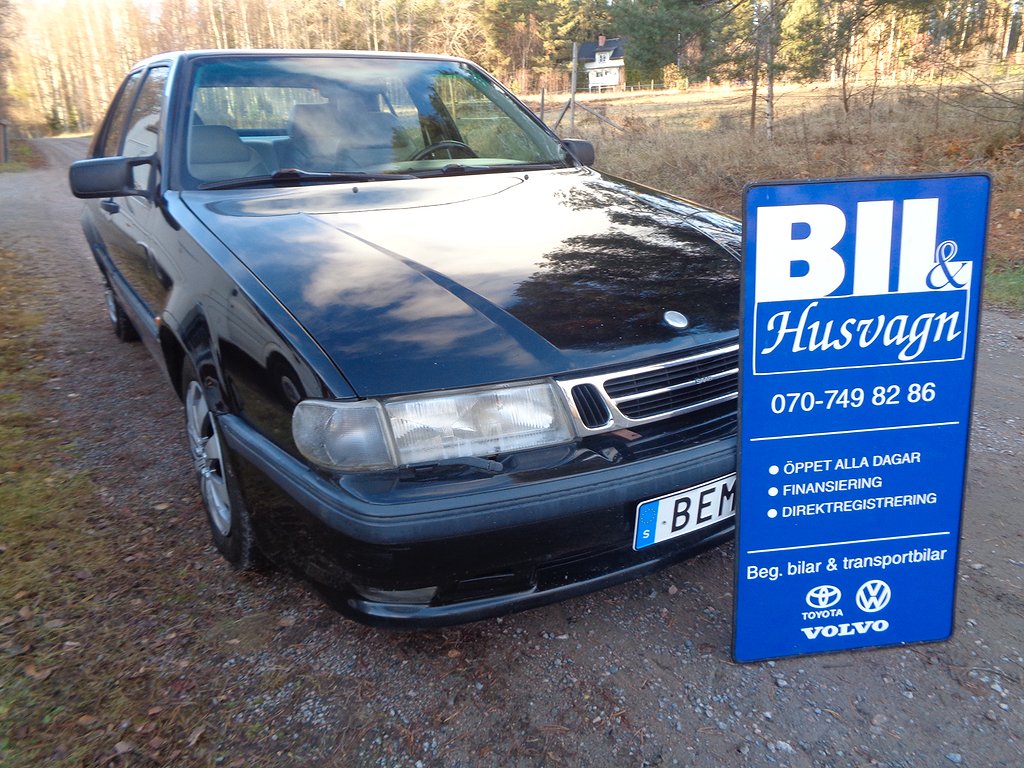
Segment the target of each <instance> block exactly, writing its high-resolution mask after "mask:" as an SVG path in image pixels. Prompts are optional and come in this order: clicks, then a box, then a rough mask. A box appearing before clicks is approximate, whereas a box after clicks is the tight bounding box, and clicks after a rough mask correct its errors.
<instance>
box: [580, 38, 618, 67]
mask: <svg viewBox="0 0 1024 768" xmlns="http://www.w3.org/2000/svg"><path fill="white" fill-rule="evenodd" d="M628 42H629V40H628V39H626V38H625V37H609V38H608V39H606V40H605V41H604V45H598V44H597V41H596V40H594V41H591V42H589V43H580V61H594V59H596V58H597V54H598V53H602V52H604V51H611V54H612V55H611V56H609V58H611V59H621V58H624V56H623V49H624V48H625V46H626V43H628Z"/></svg>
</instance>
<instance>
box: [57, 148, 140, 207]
mask: <svg viewBox="0 0 1024 768" xmlns="http://www.w3.org/2000/svg"><path fill="white" fill-rule="evenodd" d="M152 160H153V159H152V158H151V157H96V158H92V159H90V160H78V161H77V162H74V163H72V164H71V169H70V171H69V173H68V181H69V182H70V184H71V193H72V194H73V195H74V196H75V197H82V198H89V197H125V196H127V195H145V194H146V190H144V189H138V188H137V187H136V186H135V181H134V179H133V177H132V170H133V169H134V168H135V167H136V166H139V165H146V164H147V163H151V162H152Z"/></svg>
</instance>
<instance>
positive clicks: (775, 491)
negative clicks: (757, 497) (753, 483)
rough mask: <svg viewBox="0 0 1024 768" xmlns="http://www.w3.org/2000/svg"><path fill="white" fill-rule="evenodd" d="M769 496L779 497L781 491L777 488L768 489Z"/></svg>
mask: <svg viewBox="0 0 1024 768" xmlns="http://www.w3.org/2000/svg"><path fill="white" fill-rule="evenodd" d="M768 495H769V496H778V495H779V489H778V488H775V487H772V488H769V489H768Z"/></svg>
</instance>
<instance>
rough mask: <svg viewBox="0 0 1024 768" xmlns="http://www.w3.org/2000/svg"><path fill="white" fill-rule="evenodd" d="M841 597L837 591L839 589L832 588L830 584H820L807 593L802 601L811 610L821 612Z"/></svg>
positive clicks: (841, 594)
mask: <svg viewBox="0 0 1024 768" xmlns="http://www.w3.org/2000/svg"><path fill="white" fill-rule="evenodd" d="M842 597H843V593H842V592H840V591H839V587H833V586H832V585H831V584H822V585H821V586H818V587H815V588H814V589H812V590H811V591H810V592H808V593H807V597H806V598H804V599H805V600H806V601H807V604H808V605H809V606H811V608H817V609H819V610H821V609H823V608H831V607H832V606H833V605H835V604H836V603H838V602H839V600H840V599H841V598H842Z"/></svg>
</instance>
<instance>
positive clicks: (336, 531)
mask: <svg viewBox="0 0 1024 768" xmlns="http://www.w3.org/2000/svg"><path fill="white" fill-rule="evenodd" d="M221 426H222V431H223V433H224V435H225V437H226V438H227V441H228V445H229V447H230V449H231V452H232V455H233V457H234V459H235V464H236V465H237V468H238V469H239V470H240V472H239V474H240V475H241V476H242V478H243V486H244V488H243V490H244V493H245V497H246V500H247V502H248V504H249V508H250V514H251V515H252V516H253V522H254V525H255V527H256V530H257V536H258V541H259V543H260V546H261V548H262V549H264V550H265V551H266V552H267V554H268V555H270V557H271V558H272V559H274V560H276V561H285V562H288V563H290V564H292V565H293V566H295V567H296V568H297V569H298V570H299V571H301V573H302V574H303V575H305V576H306V577H308V578H309V579H311V580H312V581H313V582H314V583H315V584H316V585H317V588H318V589H319V590H320V591H321V592H322V593H323V594H324V596H325V598H326V599H327V600H328V601H329V602H330V603H331V604H332V605H334V606H335V607H337V608H338V609H339V610H341V611H342V612H344V613H346V614H347V615H350V616H352V617H354V618H356V619H358V620H360V621H362V622H364V623H369V624H373V625H382V626H402V627H409V628H414V627H431V626H442V625H446V624H455V623H461V622H466V621H475V620H478V619H483V618H487V617H491V616H497V615H501V614H504V613H509V612H512V611H516V610H522V609H526V608H532V607H536V606H539V605H544V604H547V603H551V602H555V601H558V600H562V599H565V598H567V597H570V596H574V595H579V594H583V593H585V592H590V591H593V590H596V589H601V588H604V587H607V586H611V585H613V584H617V583H621V582H624V581H627V580H629V579H632V578H635V577H638V576H640V575H643V574H646V573H650V572H652V571H654V570H657V569H659V568H661V567H664V566H665V565H668V564H670V563H673V562H677V561H679V560H682V559H685V558H687V557H691V556H693V555H695V554H697V553H699V552H700V551H702V550H704V549H706V548H708V547H710V546H713V545H715V544H718V543H720V542H722V541H725V540H727V539H728V538H729V537H730V536H731V535H732V534H733V532H734V525H733V523H732V521H727V522H724V523H722V524H720V525H717V526H714V527H711V528H707V529H703V530H699V531H696V532H695V533H693V534H690V535H687V536H684V537H681V538H679V539H675V540H672V541H668V542H664V543H661V544H657V545H654V546H652V547H649V548H646V549H644V550H641V551H634V550H633V548H632V540H633V528H634V526H635V520H636V506H637V504H638V503H639V502H641V501H644V500H647V499H652V498H656V497H660V496H663V495H666V494H669V493H672V492H675V491H678V490H681V489H684V488H689V487H691V486H695V485H699V484H701V483H704V482H706V481H708V480H710V479H712V478H715V477H720V476H722V475H724V474H727V473H729V472H733V471H735V464H736V456H735V445H736V444H735V438H734V437H727V438H721V439H717V440H714V441H712V442H708V443H705V444H701V445H696V446H693V447H690V448H687V449H686V450H683V451H678V452H673V453H668V454H663V455H658V456H654V457H651V458H646V459H642V460H636V461H631V462H628V463H625V464H621V465H614V466H608V467H606V468H601V469H596V470H593V471H587V472H582V473H578V474H571V475H567V476H558V477H551V478H547V479H541V480H535V481H531V482H515V481H514V480H511V479H508V478H503V479H501V480H500V481H498V480H496V481H494V482H490V483H477V484H475V485H474V484H472V483H468V484H464V485H463V487H461V488H458V490H457V491H454V492H453V487H452V484H445V483H441V484H430V483H426V484H421V485H420V486H418V487H416V486H414V487H413V492H411V493H409V492H406V493H402V492H401V491H400V489H396V488H386V487H385V488H381V489H380V491H379V493H353V492H352V491H351V489H348V488H345V487H344V486H343V485H342V484H339V483H337V482H335V481H333V480H332V479H331V478H330V477H328V476H325V475H322V474H320V473H318V472H316V471H314V470H312V469H310V468H309V467H308V466H306V465H305V464H303V463H302V462H300V461H299V460H297V459H296V458H294V457H293V456H291V455H289V454H287V453H286V452H284V451H282V450H281V449H279V448H278V447H276V446H275V445H273V444H272V443H270V442H269V441H268V440H266V438H264V437H263V436H262V435H260V434H259V433H258V432H257V431H255V430H254V429H252V428H251V427H250V426H249V425H247V424H246V422H245V421H243V420H242V419H240V418H238V417H235V416H230V415H227V416H223V417H222V418H221ZM455 487H458V484H456V486H455ZM474 487H480V488H481V490H474ZM436 488H443V489H445V491H444V492H438V493H434V492H432V489H436ZM406 491H408V489H406ZM428 587H433V588H436V592H435V593H434V594H433V597H432V598H431V599H430V601H429V603H427V604H404V603H402V602H389V601H380V600H376V599H373V600H370V599H366V597H365V595H367V594H374V593H379V592H381V591H384V592H387V591H395V592H400V591H408V590H418V589H423V588H428Z"/></svg>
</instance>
